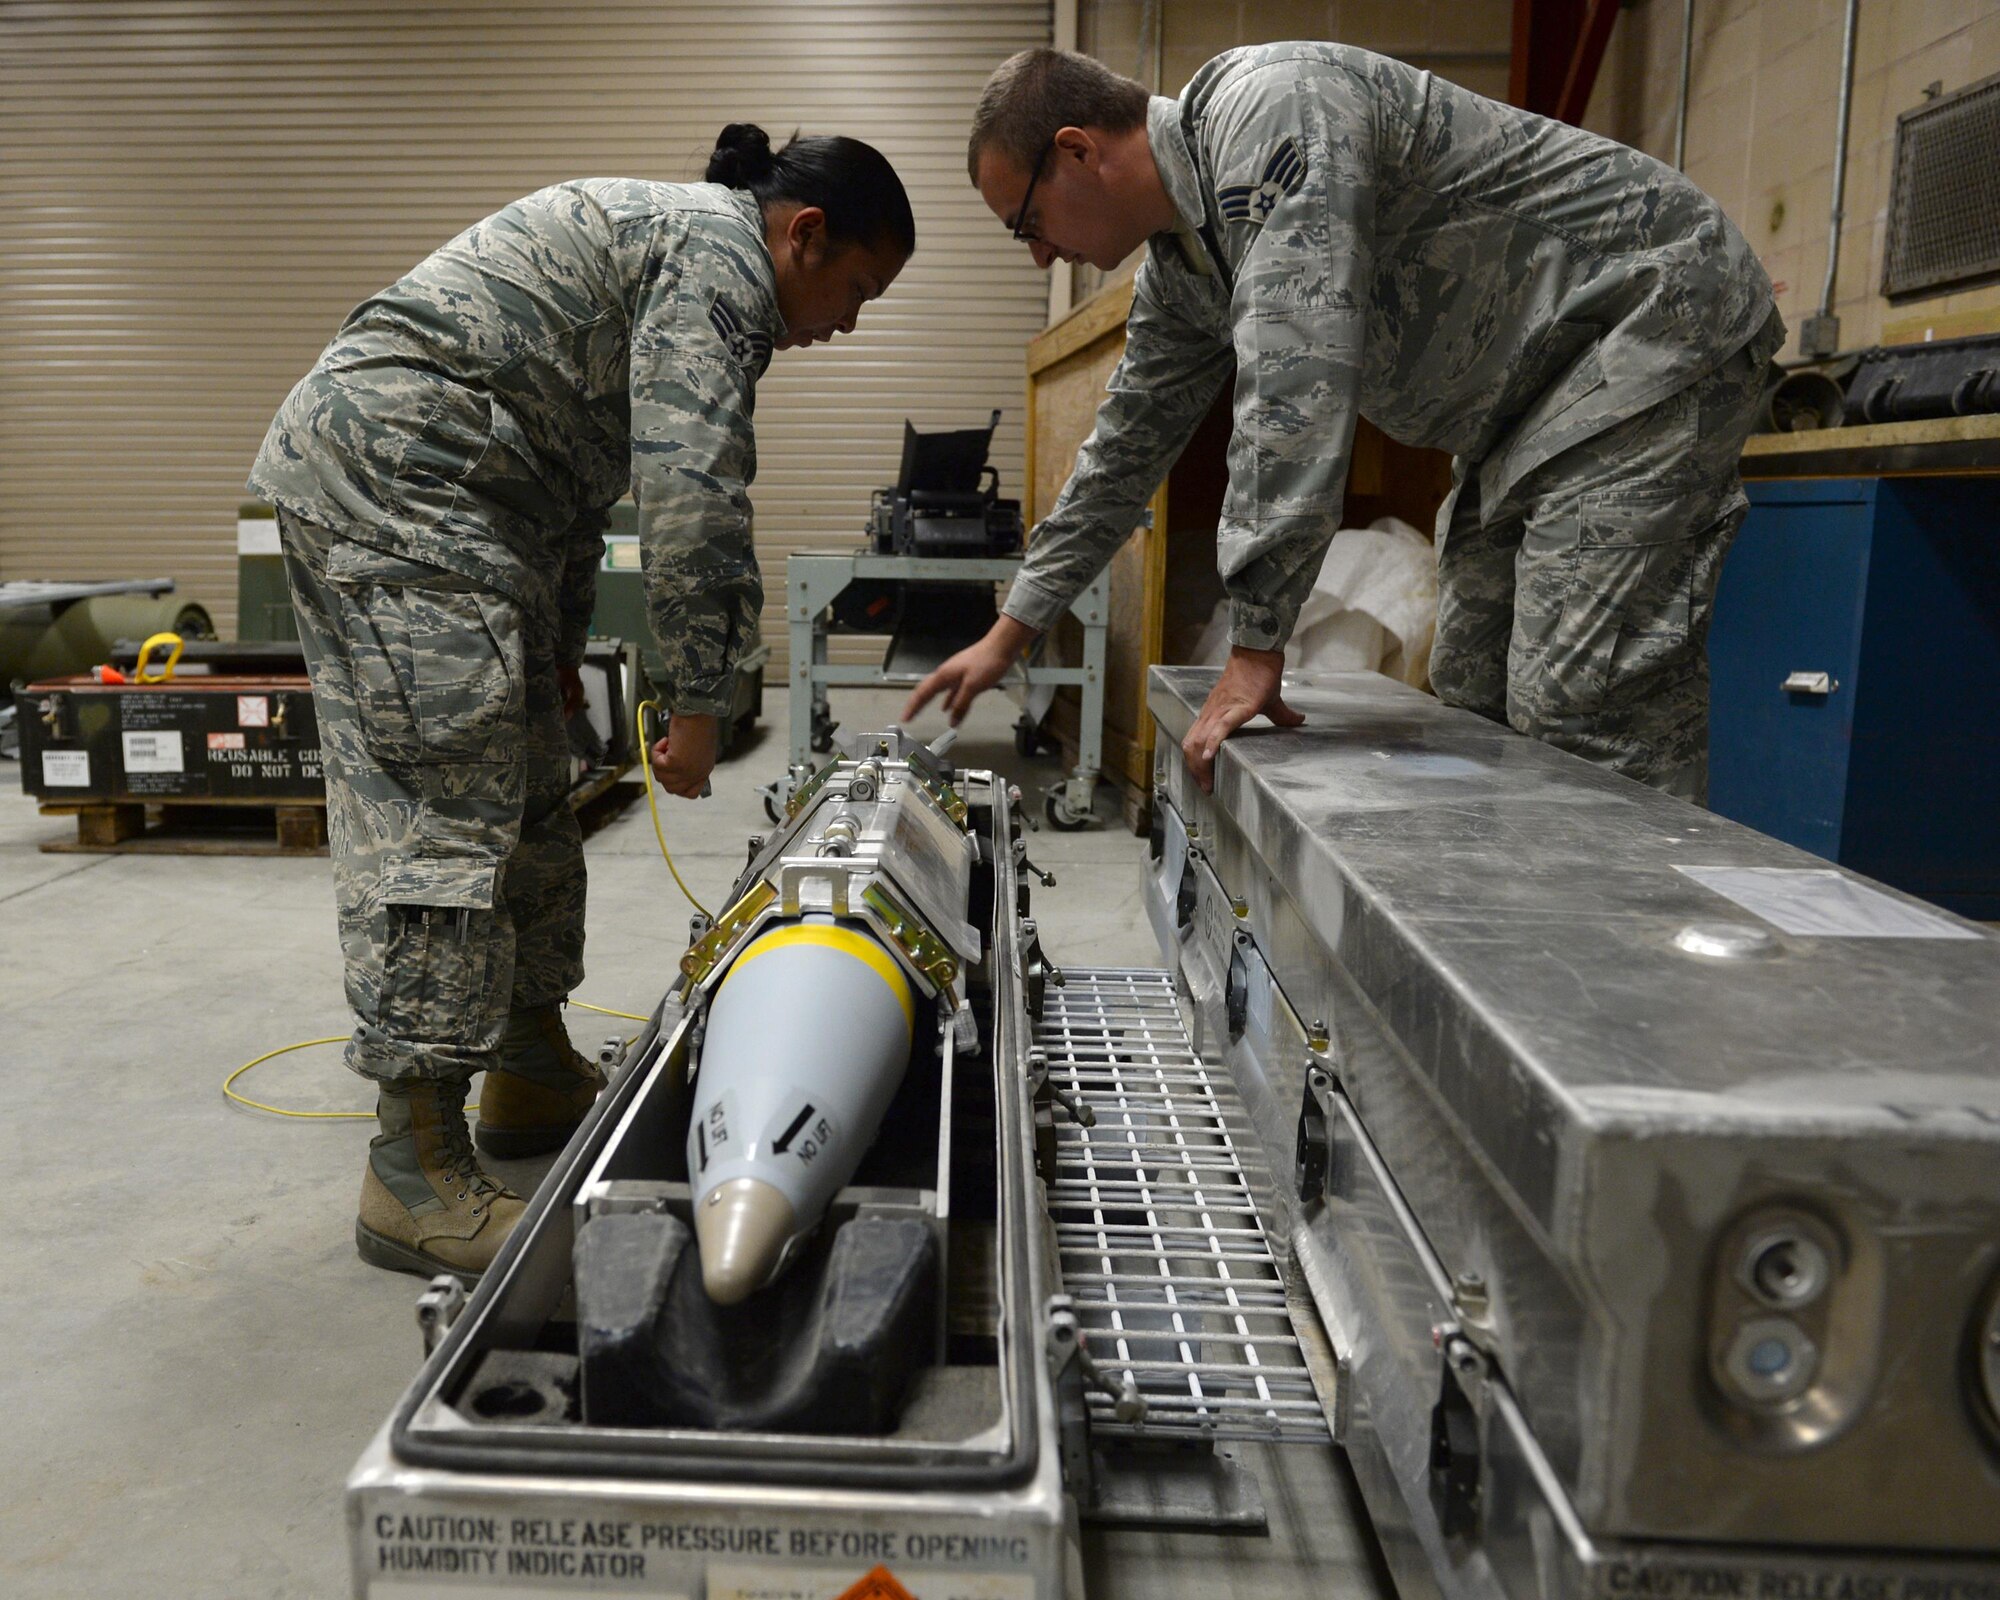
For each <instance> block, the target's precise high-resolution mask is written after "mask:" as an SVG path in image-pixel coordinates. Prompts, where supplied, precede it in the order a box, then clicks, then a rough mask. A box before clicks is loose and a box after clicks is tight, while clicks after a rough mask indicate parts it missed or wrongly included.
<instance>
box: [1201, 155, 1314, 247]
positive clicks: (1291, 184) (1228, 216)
mask: <svg viewBox="0 0 2000 1600" xmlns="http://www.w3.org/2000/svg"><path fill="white" fill-rule="evenodd" d="M1305 175H1306V158H1305V156H1304V155H1303V154H1302V153H1301V152H1300V150H1299V147H1298V143H1297V141H1296V140H1293V139H1289V138H1288V139H1286V140H1285V141H1284V142H1283V143H1282V144H1280V145H1279V146H1278V148H1277V149H1275V150H1273V151H1272V152H1271V153H1270V154H1269V155H1268V156H1266V157H1265V158H1264V165H1263V168H1262V169H1261V170H1260V171H1259V173H1258V175H1257V181H1256V182H1255V183H1229V184H1224V185H1223V186H1222V187H1221V188H1220V189H1218V190H1216V192H1215V202H1216V206H1217V209H1219V210H1220V211H1221V213H1222V220H1223V221H1225V222H1247V223H1249V224H1250V225H1251V226H1252V227H1259V228H1261V227H1262V226H1263V225H1264V222H1265V219H1266V218H1268V217H1269V216H1270V215H1271V213H1272V212H1273V211H1275V210H1276V209H1277V207H1278V202H1279V201H1280V200H1282V199H1283V198H1284V197H1285V196H1286V195H1288V194H1293V193H1295V192H1296V191H1297V189H1298V187H1299V184H1300V182H1301V181H1302V180H1303V179H1304V178H1305Z"/></svg>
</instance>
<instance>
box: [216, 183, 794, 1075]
mask: <svg viewBox="0 0 2000 1600" xmlns="http://www.w3.org/2000/svg"><path fill="white" fill-rule="evenodd" d="M782 333H783V326H782V323H781V322H780V319H779V317H778V312H777V300H776V285H775V281H774V277H773V272H772V266H771V260H770V256H769V254H768V252H767V251H766V249H765V246H764V237H763V223H762V218H761V214H760V212H759V210H758V207H757V204H756V202H755V200H754V199H753V198H752V197H751V196H749V195H747V194H743V193H739V192H736V191H732V190H729V189H725V188H721V187H718V186H715V185H709V184H694V185H676V184H660V183H647V182H640V181H633V180H610V179H594V180H588V181H584V182H578V183H567V184H560V185H557V186H556V187H554V188H551V189H545V190H542V191H541V192H540V193H538V194H534V195H530V196H529V197H528V198H527V199H525V200H521V201H518V202H516V203H515V204H513V205H511V206H508V207H506V208H505V209H504V210H502V211H500V212H497V213H496V214H495V215H493V216H491V217H488V218H487V219H486V220H485V221H483V222H480V223H477V224H475V225H474V226H473V227H471V228H469V229H467V230H466V231H465V232H464V233H463V234H461V235H459V237H458V238H456V239H454V240H452V241H451V242H450V243H449V244H447V245H445V246H444V247H443V248H442V249H440V250H439V251H437V252H436V253H435V254H434V255H432V256H430V257H429V258H428V259H427V260H425V261H423V262H422V263H420V264H419V265H418V266H417V267H416V268H415V269H414V270H413V271H412V272H411V273H410V274H409V275H408V276H407V277H405V278H403V279H402V280H401V281H400V282H398V283H396V284H394V285H392V286H391V287H389V288H388V289H385V290H384V291H383V292H382V293H381V294H379V295H376V296H375V297H374V298H372V299H370V300H368V301H366V302H364V303H363V304H362V305H361V306H360V307H359V308H358V309H357V310H356V311H355V312H354V313H353V314H352V315H351V316H350V317H349V318H348V320H347V322H346V324H345V325H344V326H343V327H342V329H341V331H340V333H339V335H338V336H337V337H336V338H335V339H334V341H333V343H332V344H331V345H329V346H328V347H327V349H326V351H325V353H324V354H322V355H321V357H320V359H319V362H318V363H317V365H315V366H314V368H313V370H312V371H311V372H310V373H308V374H307V375H306V377H305V378H304V379H303V380H302V381H301V382H300V383H299V385H298V386H297V387H296V388H295V389H294V390H293V391H292V393H291V395H290V396H289V397H288V398H287V399H286V401H285V403H284V405H283V407H282V408H281V409H280V410H279V412H278V415H277V418H276V419H275V420H274V421H273V423H272V424H271V429H270V432H269V434H268V436H267V437H266V438H265V441H264V447H263V449H262V451H261V452H260V453H259V455H258V457H257V463H256V466H255V468H254V469H253V470H252V472H251V476H250V488H251V490H252V491H253V492H255V493H258V494H261V495H263V496H264V497H265V498H267V499H269V500H271V501H272V502H273V503H274V504H276V505H277V507H278V508H279V526H280V529H281V533H282V539H283V545H284V552H285V559H286V566H287V571H288V573H289V575H290V578H291V583H292V593H293V601H294V605H295V607H296V609H297V611H298V615H299V624H300V636H301V638H302V640H303V641H304V645H305V651H306V657H307V662H308V665H309V667H310V670H311V672H312V676H313V692H314V698H315V701H316V702H317V704H318V708H319V724H320V732H321V737H322V740H323V742H324V745H325V756H326V774H327V800H328V832H329V836H330V841H331V846H332V853H333V856H334V863H335V883H336V895H337V902H338V910H339V917H340V931H341V942H342V948H343V952H344V954H345V957H346V969H347V993H348V1000H349V1003H350V1005H351V1006H352V1008H353V1010H354V1012H355V1016H356V1020H357V1026H356V1030H355V1035H354V1040H353V1042H352V1044H351V1045H350V1046H349V1049H348V1064H349V1065H350V1066H352V1067H354V1068H355V1069H356V1070H357V1071H359V1072H362V1073H364V1074H366V1075H368V1076H370V1077H375V1078H384V1079H393V1078H402V1077H411V1076H431V1077H447V1078H465V1077H468V1076H469V1075H470V1074H471V1073H473V1072H476V1071H479V1070H481V1069H483V1068H485V1067H486V1066H488V1065H490V1064H491V1063H492V1062H493V1061H494V1059H495V1058H496V1056H497V1052H498V1050H499V1043H500V1036H501V1031H502V1029H503V1027H504V1025H505V1022H506V1018H507V1015H508V1013H509V1011H510V1010H511V1011H516V1012H518V1011H521V1010H524V1009H528V1008H532V1007H535V1006H538V1005H545V1004H548V1003H550V1002H552V1001H556V1000H560V999H562V998H563V997H564V996H566V995H567V994H568V993H569V992H570V990H571V989H572V988H573V987H574V986H575V985H576V983H577V982H578V981H579V980H580V979H581V977H582V972H583V966H582V957H583V858H582V851H581V846H580V843H579V839H578V835H577V829H576V823H575V820H574V818H573V817H572V816H571V815H570V812H569V808H568V805H567V803H566V800H567V793H568V788H569V748H568V742H567V737H566V734H565V731H564V728H563V722H562V715H561V707H560V691H559V689H558V687H557V679H556V670H557V668H558V666H562V665H574V664H575V663H576V662H577V661H579V660H580V659H581V657H582V653H583V645H584V640H585V637H586V635H587V633H588V631H589V623H590V614H591V609H592V604H593V599H594V587H595V575H596V571H597V566H598V562H599V560H600V558H601V556H602V553H603V549H604V542H603V537H602V534H603V530H604V527H605V523H606V519H607V514H608V512H609V510H610V507H611V506H612V505H613V504H614V503H615V502H616V501H617V500H618V499H619V498H620V497H621V496H622V495H623V494H624V493H625V492H626V490H627V488H628V486H629V488H630V489H631V492H632V494H633V498H634V500H635V501H636V503H637V507H638V514H639V531H640V547H641V555H642V560H643V564H644V568H645V581H646V591H647V600H648V610H649V616H650V621H651V623H652V626H653V629H654V632H655V634H656V636H657V638H658V641H659V643H660V645H661V648H662V650H663V652H664V655H665V658H666V662H667V669H666V678H667V681H666V682H665V683H663V684H660V685H659V686H658V687H659V688H660V690H661V691H662V694H663V696H664V698H665V700H666V703H667V705H668V708H669V709H670V710H673V711H676V712H701V713H709V714H721V713H724V712H726V711H727V710H728V705H729V697H730V690H731V683H732V679H733V676H734V672H735V662H736V658H737V656H738V655H739V654H740V653H741V651H742V650H743V649H744V648H746V647H748V646H749V645H750V644H752V643H754V641H755V638H756V628H757V613H758V609H759V607H760V606H761V604H762V600H763V586H762V583H761V580H760V579H759V577H758V572H757V565H756V559H755V555H754V552H753V550H752V547H751V536H750V505H749V500H748V498H747V493H746V491H747V488H748V485H749V483H750V481H751V478H752V476H753V475H754V473H755V470H756V463H755V452H754V444H753V440H752V434H751V408H752V401H753V395H754V390H755V385H756V382H757V379H758V378H759V377H760V376H761V375H762V373H763V371H764V368H765V367H766V365H767V364H768V363H769V361H770V356H771V351H772V347H773V342H774V340H775V339H777V338H779V337H781V336H782Z"/></svg>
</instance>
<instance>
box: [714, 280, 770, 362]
mask: <svg viewBox="0 0 2000 1600" xmlns="http://www.w3.org/2000/svg"><path fill="white" fill-rule="evenodd" d="M708 320H709V321H710V322H711V323H713V324H714V326H715V331H716V333H717V334H718V335H719V336H720V338H721V340H722V342H723V344H724V346H726V347H727V349H728V351H729V359H730V360H731V361H734V362H735V363H736V364H737V365H738V366H739V367H752V366H757V367H761V366H762V365H763V364H764V363H765V362H767V361H769V360H770V359H771V336H770V335H769V334H768V333H764V332H761V331H760V330H758V329H756V328H746V327H744V326H743V319H742V318H741V317H739V316H737V314H736V312H735V311H734V310H733V309H732V308H731V307H730V305H729V302H728V301H726V300H724V299H723V298H722V296H721V295H719V294H718V295H717V296H716V297H715V298H714V299H713V300H711V301H709V303H708Z"/></svg>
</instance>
